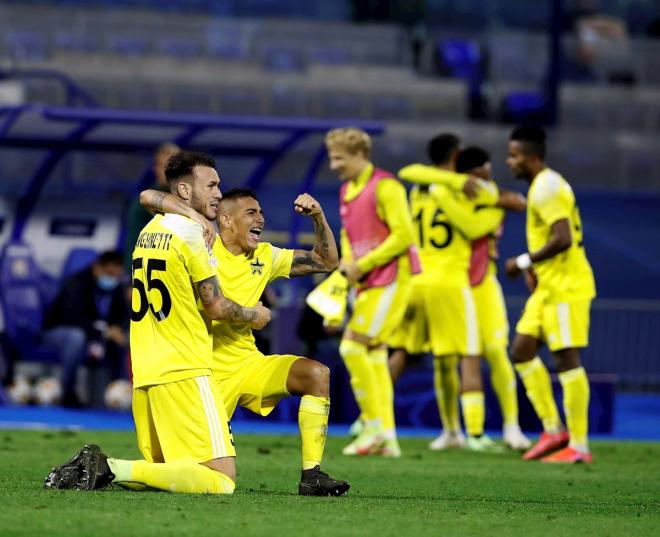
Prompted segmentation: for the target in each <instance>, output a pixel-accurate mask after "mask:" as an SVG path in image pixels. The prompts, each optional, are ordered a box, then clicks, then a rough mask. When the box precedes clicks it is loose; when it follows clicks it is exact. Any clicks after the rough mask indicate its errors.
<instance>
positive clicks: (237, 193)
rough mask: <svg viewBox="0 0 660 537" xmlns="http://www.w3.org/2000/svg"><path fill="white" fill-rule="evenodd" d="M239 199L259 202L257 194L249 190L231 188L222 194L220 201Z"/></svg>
mask: <svg viewBox="0 0 660 537" xmlns="http://www.w3.org/2000/svg"><path fill="white" fill-rule="evenodd" d="M240 198H252V199H254V200H256V201H259V199H258V198H257V193H256V192H255V191H254V190H252V189H251V188H232V189H230V190H227V192H223V193H222V201H229V200H237V199H240Z"/></svg>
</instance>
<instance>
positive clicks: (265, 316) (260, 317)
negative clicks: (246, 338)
mask: <svg viewBox="0 0 660 537" xmlns="http://www.w3.org/2000/svg"><path fill="white" fill-rule="evenodd" d="M253 309H254V310H255V311H256V312H257V316H256V317H255V318H254V319H253V320H252V322H251V323H250V328H252V329H253V330H261V329H262V328H263V327H264V326H266V325H267V324H268V323H269V322H270V319H271V313H270V310H269V309H268V308H267V307H265V306H264V305H263V304H262V303H261V302H257V305H256V306H255V307H254V308H253Z"/></svg>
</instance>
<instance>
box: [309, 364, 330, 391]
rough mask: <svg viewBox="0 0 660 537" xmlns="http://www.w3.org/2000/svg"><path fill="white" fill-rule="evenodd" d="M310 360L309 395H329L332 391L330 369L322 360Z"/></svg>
mask: <svg viewBox="0 0 660 537" xmlns="http://www.w3.org/2000/svg"><path fill="white" fill-rule="evenodd" d="M310 362H311V363H310V367H309V383H308V392H309V394H308V395H315V396H327V395H328V393H329V392H330V369H328V367H327V366H325V365H323V364H322V363H320V362H317V361H314V360H310Z"/></svg>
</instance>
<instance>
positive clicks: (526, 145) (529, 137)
mask: <svg viewBox="0 0 660 537" xmlns="http://www.w3.org/2000/svg"><path fill="white" fill-rule="evenodd" d="M509 140H511V141H515V142H519V143H520V145H521V146H522V150H523V152H524V153H525V154H527V155H537V156H538V157H539V158H540V159H541V160H543V159H544V158H545V131H544V130H543V129H542V128H541V127H537V126H535V125H521V126H518V127H516V128H515V129H513V132H512V133H511V136H510V137H509Z"/></svg>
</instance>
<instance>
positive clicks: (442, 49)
mask: <svg viewBox="0 0 660 537" xmlns="http://www.w3.org/2000/svg"><path fill="white" fill-rule="evenodd" d="M438 56H439V58H440V61H441V63H442V67H443V68H444V70H445V74H448V75H450V76H451V77H453V78H460V79H461V80H465V81H466V82H468V83H469V84H470V85H472V84H481V79H482V72H481V49H480V48H479V44H478V43H477V42H475V41H473V40H471V39H441V40H440V41H439V42H438Z"/></svg>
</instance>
